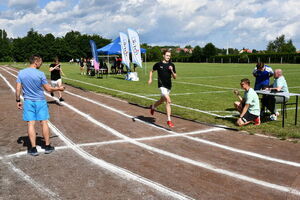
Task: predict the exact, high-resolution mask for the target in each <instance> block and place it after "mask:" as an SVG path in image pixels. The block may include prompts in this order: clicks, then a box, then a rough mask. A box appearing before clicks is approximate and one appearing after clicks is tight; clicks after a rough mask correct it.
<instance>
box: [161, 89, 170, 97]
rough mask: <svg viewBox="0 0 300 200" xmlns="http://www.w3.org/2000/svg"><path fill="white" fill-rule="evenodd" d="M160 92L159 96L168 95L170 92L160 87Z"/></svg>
mask: <svg viewBox="0 0 300 200" xmlns="http://www.w3.org/2000/svg"><path fill="white" fill-rule="evenodd" d="M159 89H160V92H161V96H166V95H168V96H169V95H170V92H171V90H169V89H167V88H165V87H160V88H159Z"/></svg>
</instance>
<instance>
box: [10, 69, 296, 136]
mask: <svg viewBox="0 0 300 200" xmlns="http://www.w3.org/2000/svg"><path fill="white" fill-rule="evenodd" d="M153 64H154V63H147V70H145V68H143V69H141V68H139V69H138V74H139V78H140V81H138V82H132V81H126V80H124V75H108V78H105V77H104V78H103V79H96V78H95V77H89V76H83V75H80V72H79V66H78V65H76V64H69V63H63V64H62V68H63V71H64V73H65V75H66V77H67V78H68V79H67V78H65V79H64V80H63V82H64V83H67V84H71V85H74V86H77V87H81V88H84V89H87V90H91V91H96V92H101V93H106V94H110V95H112V96H116V97H119V98H122V99H126V100H127V101H129V102H132V103H137V104H139V105H142V106H148V105H150V104H151V103H152V102H153V101H152V100H149V99H147V98H152V99H158V98H159V96H158V95H159V94H160V92H159V90H158V89H157V81H156V77H157V76H156V74H155V76H154V80H153V83H152V85H148V84H147V81H148V71H149V69H150V68H152V66H153ZM11 65H12V66H14V67H17V68H19V69H21V68H24V67H26V65H25V64H23V63H22V64H21V63H15V64H11ZM175 65H176V71H177V77H178V78H177V79H176V80H173V88H172V92H171V99H172V103H173V104H176V105H180V106H185V107H188V108H180V107H177V106H173V107H172V114H173V115H178V116H181V117H184V118H187V119H192V120H197V121H201V122H206V123H211V124H219V125H225V126H228V127H233V128H239V127H236V126H235V125H234V122H235V120H236V118H235V117H228V118H221V117H218V116H215V115H219V116H230V115H233V114H236V113H235V111H234V110H233V102H234V101H236V100H237V98H236V97H235V95H233V92H232V90H233V88H238V89H240V88H239V83H240V80H241V79H242V78H249V79H250V80H251V85H252V86H253V84H254V77H253V76H252V70H253V69H254V66H255V64H219V63H218V64H216V63H175ZM48 66H49V63H44V64H43V66H42V68H41V70H42V71H44V72H45V73H46V75H48V76H49V72H48ZM270 66H271V67H272V68H273V70H274V69H277V68H281V69H282V70H283V73H284V76H285V78H286V80H287V82H288V86H289V89H290V92H294V93H300V83H299V77H300V65H299V64H298V65H292V64H282V65H281V64H271V65H270ZM70 79H74V80H79V81H83V82H84V83H79V82H77V81H74V80H70ZM271 82H273V78H272V81H271ZM85 83H91V84H95V85H98V86H101V87H105V88H106V89H105V88H100V87H96V86H93V85H88V84H85ZM108 88H110V89H115V90H119V91H113V90H109V89H108ZM121 91H125V92H128V93H132V94H137V95H141V96H144V97H147V98H143V97H138V96H134V95H131V94H124V93H122V92H121ZM66 101H67V99H66ZM290 101H295V98H294V97H292V98H291V99H290ZM289 108H294V107H292V106H290V107H289ZM192 109H197V110H192ZM159 110H160V111H165V108H164V106H161V107H160V108H159ZM205 112H207V113H205ZM294 114H295V112H294V109H291V110H288V117H287V119H286V125H285V128H281V117H279V120H278V121H272V122H267V123H262V124H261V125H260V126H253V125H248V126H246V127H242V128H239V129H241V130H245V131H248V132H249V133H262V134H267V135H273V136H277V137H280V138H283V139H284V138H300V127H299V126H300V121H299V120H298V125H297V126H295V125H294Z"/></svg>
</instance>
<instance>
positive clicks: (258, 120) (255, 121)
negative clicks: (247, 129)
mask: <svg viewBox="0 0 300 200" xmlns="http://www.w3.org/2000/svg"><path fill="white" fill-rule="evenodd" d="M254 125H255V126H257V125H260V117H256V118H255V119H254Z"/></svg>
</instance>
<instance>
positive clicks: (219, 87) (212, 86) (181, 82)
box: [172, 81, 235, 90]
mask: <svg viewBox="0 0 300 200" xmlns="http://www.w3.org/2000/svg"><path fill="white" fill-rule="evenodd" d="M172 82H173V83H179V84H186V85H197V86H204V87H211V88H218V89H226V90H233V89H235V88H229V87H221V86H214V85H206V84H201V83H190V82H184V81H172Z"/></svg>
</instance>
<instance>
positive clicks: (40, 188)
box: [4, 161, 60, 200]
mask: <svg viewBox="0 0 300 200" xmlns="http://www.w3.org/2000/svg"><path fill="white" fill-rule="evenodd" d="M4 163H5V164H7V165H8V166H9V169H10V170H12V171H13V172H15V173H16V174H17V175H18V176H19V177H20V178H21V179H23V180H25V181H26V182H27V183H29V184H30V185H32V186H33V187H34V188H36V189H37V190H38V191H39V192H40V194H43V195H46V196H47V197H48V198H50V199H53V200H54V199H60V197H59V195H58V194H56V193H54V192H52V191H51V190H50V189H48V188H46V187H45V186H44V185H42V184H40V183H38V182H36V181H35V180H33V179H32V178H31V177H30V176H29V175H27V174H26V173H25V172H23V171H22V170H21V169H19V168H17V167H16V166H15V165H14V164H13V163H12V162H10V161H5V162H4Z"/></svg>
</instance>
